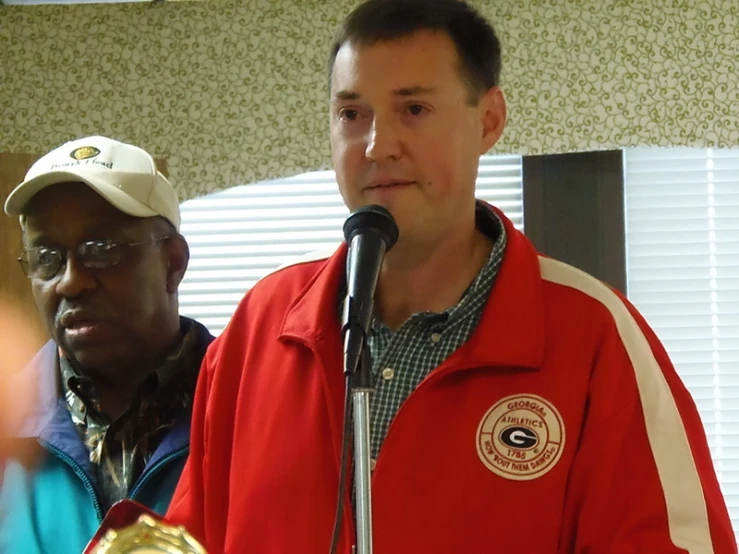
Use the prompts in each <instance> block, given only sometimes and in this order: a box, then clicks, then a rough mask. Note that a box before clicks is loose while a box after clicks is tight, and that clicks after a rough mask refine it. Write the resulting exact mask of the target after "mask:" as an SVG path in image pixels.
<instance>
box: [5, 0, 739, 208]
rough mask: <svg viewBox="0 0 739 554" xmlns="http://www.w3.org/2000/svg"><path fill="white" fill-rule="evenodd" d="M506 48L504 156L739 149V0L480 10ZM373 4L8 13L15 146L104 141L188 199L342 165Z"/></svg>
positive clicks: (507, 2) (583, 0)
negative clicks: (331, 107) (349, 88)
mask: <svg viewBox="0 0 739 554" xmlns="http://www.w3.org/2000/svg"><path fill="white" fill-rule="evenodd" d="M474 3H475V4H476V5H478V6H479V7H480V8H481V9H482V11H483V12H484V13H485V14H486V15H488V16H489V17H490V18H491V20H492V21H493V22H494V24H495V26H496V28H497V29H498V32H499V34H500V35H501V38H502V41H503V45H504V71H503V84H504V88H505V91H506V94H507V97H508V102H509V114H510V119H509V124H508V129H507V131H506V134H505V138H504V140H503V141H502V143H501V144H500V145H499V147H498V150H499V151H500V152H516V153H521V154H537V153H555V152H571V151H579V150H594V149H603V148H613V147H618V146H636V145H687V146H708V145H710V146H717V147H730V146H734V145H736V144H737V143H739V130H738V129H739V125H738V123H739V116H738V115H737V114H738V113H739V86H738V85H739V77H738V76H737V75H738V73H739V72H737V65H738V63H737V52H739V2H737V1H736V0H703V1H701V0H682V1H681V0H525V1H523V2H522V1H521V0H479V1H477V2H474ZM355 4H356V1H349V0H336V1H332V0H248V1H247V0H244V1H226V0H205V1H203V2H176V3H175V2H164V3H159V4H141V3H135V4H87V5H77V6H28V7H20V6H0V151H5V152H19V151H22V152H39V153H41V152H44V151H46V150H48V149H49V148H50V147H52V146H54V145H56V144H58V143H60V142H62V141H64V140H67V139H69V138H72V137H76V136H79V135H84V134H92V133H103V134H107V135H110V136H114V137H117V138H121V139H123V140H129V141H131V142H134V143H136V144H139V145H141V146H142V147H144V148H146V149H147V150H149V151H151V152H152V153H154V154H155V155H158V156H160V157H166V158H167V159H168V160H169V167H170V174H171V176H172V179H173V181H174V182H175V184H176V186H177V187H178V189H179V191H180V196H181V197H182V198H183V199H185V198H190V197H193V196H197V195H200V194H204V193H206V192H208V191H211V190H215V189H218V188H223V187H228V186H233V185H237V184H242V183H248V182H254V181H258V180H262V179H266V178H274V177H278V176H284V175H289V174H294V173H297V172H301V171H307V170H311V169H318V168H324V167H327V165H328V139H327V124H326V107H327V103H326V98H327V90H326V81H327V79H326V71H325V59H326V53H327V50H328V47H329V44H330V40H331V37H332V35H333V31H334V29H335V27H336V25H337V23H338V21H339V20H340V18H341V17H342V16H343V15H344V14H346V13H347V12H348V11H349V10H350V9H351V7H353V6H354V5H355Z"/></svg>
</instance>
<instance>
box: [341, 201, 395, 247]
mask: <svg viewBox="0 0 739 554" xmlns="http://www.w3.org/2000/svg"><path fill="white" fill-rule="evenodd" d="M368 232H369V233H375V234H377V235H379V236H380V237H381V238H382V240H383V241H384V242H385V245H386V246H385V251H386V252H387V251H388V250H390V249H391V248H392V247H393V246H394V245H395V243H396V242H397V241H398V226H397V225H396V223H395V219H393V216H392V215H391V214H390V212H389V211H387V210H386V209H385V208H383V207H382V206H378V205H377V204H371V205H369V206H363V207H361V208H359V209H358V210H357V211H356V212H354V213H352V214H351V215H350V216H349V217H348V218H346V221H345V222H344V238H345V239H346V242H348V243H349V244H351V242H352V239H353V238H354V237H355V236H356V235H358V234H360V233H368Z"/></svg>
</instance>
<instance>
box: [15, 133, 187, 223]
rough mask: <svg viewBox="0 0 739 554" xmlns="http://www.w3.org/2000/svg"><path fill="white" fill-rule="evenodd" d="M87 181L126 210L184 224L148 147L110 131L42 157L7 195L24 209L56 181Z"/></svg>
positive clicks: (18, 208)
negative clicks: (113, 136) (120, 138)
mask: <svg viewBox="0 0 739 554" xmlns="http://www.w3.org/2000/svg"><path fill="white" fill-rule="evenodd" d="M67 182H83V183H85V184H86V185H88V186H89V187H90V188H92V189H93V190H94V191H95V192H97V193H98V194H100V196H102V197H103V198H105V199H106V200H107V201H108V202H110V203H111V204H112V205H113V206H115V207H116V208H118V209H119V210H120V211H122V212H123V213H127V214H129V215H132V216H135V217H154V216H162V217H163V218H165V219H167V220H168V221H169V222H170V223H171V224H172V225H174V227H175V229H177V231H179V230H180V203H179V201H178V199H177V193H176V192H175V190H174V188H173V187H172V185H171V184H170V183H169V181H168V180H167V179H166V177H164V175H162V174H161V173H159V171H157V168H156V165H155V163H154V159H153V158H152V157H151V156H150V155H149V154H148V153H147V152H145V151H144V150H142V149H141V148H138V147H136V146H132V145H130V144H125V143H123V142H118V141H117V140H112V139H109V138H106V137H86V138H81V139H77V140H73V141H71V142H67V143H65V144H63V145H62V146H60V147H59V148H56V149H54V150H52V151H51V152H49V153H48V154H46V155H45V156H43V157H42V158H40V159H39V160H38V161H37V162H36V163H35V164H33V165H32V166H31V169H29V170H28V173H26V178H25V180H24V181H23V182H22V183H21V184H20V185H18V186H17V187H15V189H14V190H13V192H11V193H10V195H9V196H8V199H7V200H6V201H5V213H6V214H8V215H21V214H22V213H23V211H24V210H25V208H26V206H27V205H28V203H29V202H30V200H31V198H33V197H34V196H35V195H36V193H38V192H39V191H41V190H43V189H45V188H46V187H49V186H51V185H55V184H58V183H67Z"/></svg>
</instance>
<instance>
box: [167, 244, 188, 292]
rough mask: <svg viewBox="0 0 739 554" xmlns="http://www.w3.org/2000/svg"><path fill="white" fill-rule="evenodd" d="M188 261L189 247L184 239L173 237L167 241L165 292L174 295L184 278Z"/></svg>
mask: <svg viewBox="0 0 739 554" xmlns="http://www.w3.org/2000/svg"><path fill="white" fill-rule="evenodd" d="M189 261H190V247H189V246H188V245H187V241H186V240H185V237H183V236H182V235H179V234H177V235H174V236H172V237H170V238H169V239H167V292H168V293H170V294H174V293H176V292H177V289H178V288H179V286H180V283H181V282H182V279H183V278H184V277H185V271H187V264H188V262H189Z"/></svg>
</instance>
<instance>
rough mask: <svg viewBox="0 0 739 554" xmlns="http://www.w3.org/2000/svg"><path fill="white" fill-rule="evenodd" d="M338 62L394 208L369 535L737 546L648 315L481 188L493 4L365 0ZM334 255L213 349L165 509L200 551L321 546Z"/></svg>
mask: <svg viewBox="0 0 739 554" xmlns="http://www.w3.org/2000/svg"><path fill="white" fill-rule="evenodd" d="M330 61H331V73H330V75H331V99H330V133H331V148H332V153H333V163H334V167H335V169H336V175H337V180H338V183H339V187H340V189H341V193H342V196H343V198H344V201H345V202H346V204H347V206H348V207H349V208H350V209H351V210H356V209H357V208H359V207H361V206H365V205H369V204H380V205H382V206H384V207H386V208H387V209H388V210H389V211H390V212H391V213H392V214H393V216H394V218H395V220H396V221H397V223H398V227H399V229H400V239H399V240H398V243H397V245H395V247H394V248H393V250H392V251H390V253H389V254H388V255H387V257H386V258H385V261H384V264H383V266H382V270H381V274H380V279H379V285H378V289H377V294H376V305H375V320H374V323H373V325H372V332H371V336H370V338H369V349H370V351H371V354H372V360H373V365H372V368H373V372H374V373H375V375H376V376H377V390H376V392H375V394H374V395H373V397H372V412H371V418H372V421H371V435H372V436H371V451H372V458H373V462H374V463H373V464H372V465H373V467H374V470H373V475H372V491H373V501H374V512H373V525H374V545H375V549H376V551H377V552H381V553H382V554H396V553H397V554H401V553H403V554H408V553H419V554H420V553H428V552H435V553H460V552H464V553H472V552H521V553H526V554H545V553H546V554H550V553H553V552H559V553H578V554H585V553H588V554H605V553H637V552H639V553H658V552H659V553H678V552H679V553H685V552H690V553H701V554H706V553H721V554H728V553H734V552H736V544H735V539H734V535H733V532H732V529H731V524H730V521H729V518H728V515H727V512H726V508H725V505H724V501H723V499H722V496H721V492H720V490H719V486H718V483H717V480H716V476H715V474H714V470H713V467H712V464H711V460H710V457H709V451H708V448H707V445H706V439H705V436H704V433H703V430H702V426H701V422H700V419H699V417H698V414H697V412H696V409H695V406H694V404H693V402H692V400H691V398H690V396H689V394H688V393H687V391H686V389H685V388H684V386H683V384H682V383H681V382H680V379H679V378H678V376H677V375H676V373H675V370H674V368H673V366H672V364H671V363H670V361H669V359H668V357H667V355H666V353H665V351H664V349H663V348H662V346H661V345H660V343H659V341H658V340H657V338H656V337H655V335H654V333H653V332H652V331H651V330H650V329H649V327H648V326H647V325H646V323H645V322H644V320H643V319H642V317H641V316H640V315H639V314H638V313H637V312H636V310H635V309H634V308H633V307H632V306H631V305H630V304H629V303H628V302H627V301H626V300H625V299H623V298H622V297H621V296H619V295H618V294H617V293H615V292H613V291H612V290H610V289H609V288H608V287H606V286H605V285H603V284H602V283H600V282H598V281H597V280H596V279H594V278H592V277H590V276H588V275H586V274H584V273H582V272H580V271H578V270H576V269H573V268H572V267H569V266H567V265H565V264H562V263H560V262H557V261H554V260H551V259H547V258H544V257H541V256H539V255H537V253H536V251H535V250H534V248H533V247H532V245H531V243H530V242H529V241H528V240H527V239H526V237H524V236H523V235H522V234H521V233H519V232H518V231H517V230H515V228H514V227H513V226H512V225H511V223H510V222H509V221H508V220H507V219H506V218H505V217H504V216H503V215H502V214H501V213H500V212H499V211H498V210H496V209H494V208H492V207H490V206H487V205H485V204H483V203H480V202H476V201H475V196H474V194H475V180H476V176H477V167H478V161H479V156H480V155H481V154H483V153H485V152H487V151H489V150H490V149H491V148H492V147H493V146H494V145H495V144H496V142H497V141H498V139H499V138H500V136H501V133H502V132H503V128H504V126H505V121H506V105H505V100H504V97H503V93H502V91H501V89H500V88H499V84H498V77H499V71H500V48H499V43H498V39H497V38H496V36H495V34H494V32H493V29H492V28H491V27H490V25H489V24H488V23H487V22H486V21H485V20H484V19H483V18H482V17H481V16H480V15H479V14H478V13H476V12H475V11H474V10H473V9H472V8H471V7H469V6H468V5H466V4H465V3H463V2H461V1H459V0H427V1H423V0H370V1H369V2H366V3H364V4H362V5H361V6H359V7H358V8H357V9H356V10H355V11H354V12H353V13H352V14H351V15H350V16H349V17H348V18H347V19H346V21H345V22H344V24H343V26H342V28H341V30H340V32H339V34H338V38H337V40H336V43H335V45H334V47H333V49H332V51H331V58H330ZM345 268H346V247H345V246H342V247H341V248H339V249H338V250H337V251H336V252H334V253H333V254H330V255H329V256H328V257H326V256H317V257H316V258H315V259H312V260H306V261H303V262H301V263H298V264H294V265H292V266H290V267H287V268H282V269H280V270H279V271H276V272H274V273H273V274H271V275H269V276H268V277H266V278H264V279H263V280H261V281H260V282H259V283H258V284H257V285H256V286H255V287H254V288H253V289H252V290H251V291H249V293H248V294H247V295H246V296H245V298H244V299H243V301H242V302H241V304H240V306H239V308H238V310H237V312H236V314H235V315H234V317H233V320H232V321H231V323H230V325H229V327H228V329H227V330H226V331H225V333H224V334H223V335H221V337H220V338H219V339H218V340H217V341H216V342H215V343H214V344H213V347H212V348H211V349H210V350H209V352H208V354H207V356H206V359H205V362H204V366H203V370H202V372H201V374H200V381H199V386H198V391H197V395H196V400H195V408H194V414H193V435H192V440H191V445H192V446H191V454H190V458H189V461H188V464H187V466H186V469H185V471H184V473H183V477H182V480H181V481H180V484H179V487H178V490H177V492H176V494H175V499H174V500H173V503H172V507H171V509H170V512H169V517H170V519H171V520H172V521H174V522H175V523H181V524H184V525H185V526H186V527H187V528H189V529H190V530H191V531H192V532H193V533H194V535H195V536H197V537H198V538H200V539H202V540H203V541H204V542H205V543H206V544H207V545H208V547H209V548H210V549H211V551H214V552H227V553H229V554H235V553H241V552H255V553H257V552H260V553H261V552H264V553H275V554H278V553H280V554H281V553H294V552H301V553H304V554H305V553H308V554H314V553H315V554H326V553H328V551H329V544H330V539H331V532H332V525H333V521H334V510H335V508H336V497H337V491H338V483H339V457H340V441H341V428H342V411H343V404H344V378H343V374H342V345H341V337H340V321H339V314H340V306H341V303H342V299H343V296H344V294H345V290H346V279H345ZM346 505H347V507H346V509H345V511H344V513H343V514H342V515H343V519H342V522H343V531H342V535H341V539H340V545H339V552H342V553H346V554H348V553H349V552H350V549H351V546H352V545H353V544H354V543H355V542H354V541H355V539H354V521H353V518H352V515H351V496H350V494H347V496H346Z"/></svg>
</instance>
